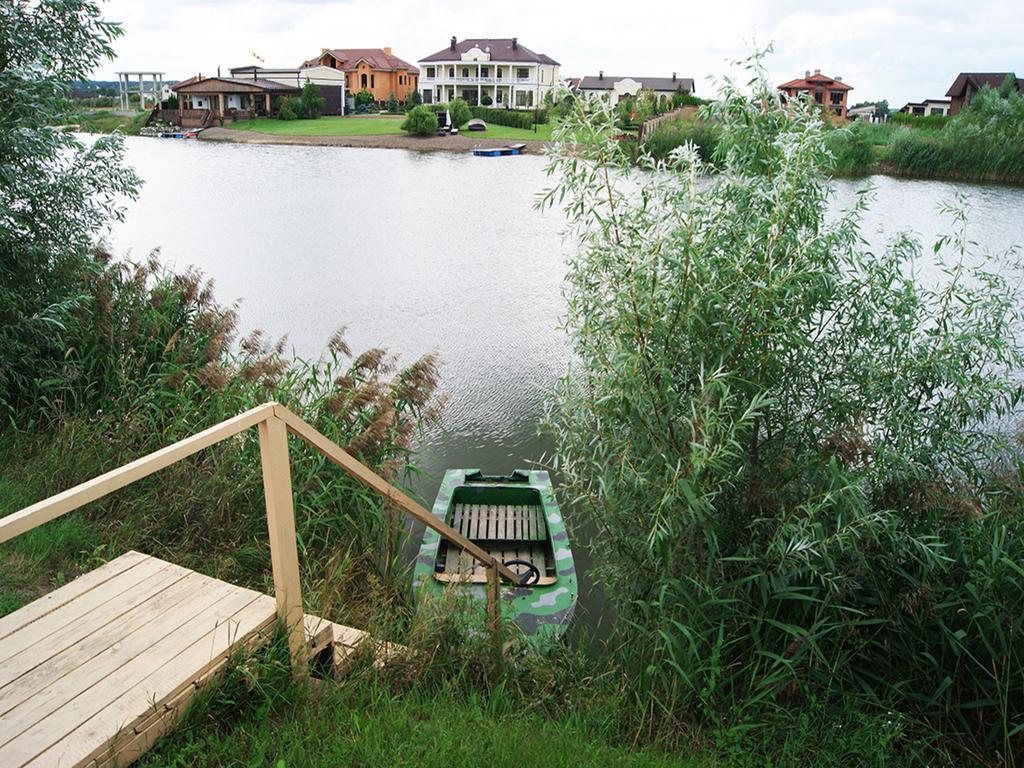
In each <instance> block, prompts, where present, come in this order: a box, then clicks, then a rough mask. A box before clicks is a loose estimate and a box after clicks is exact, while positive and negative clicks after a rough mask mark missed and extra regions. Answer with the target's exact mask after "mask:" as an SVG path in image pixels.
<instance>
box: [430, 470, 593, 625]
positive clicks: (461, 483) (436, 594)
mask: <svg viewBox="0 0 1024 768" xmlns="http://www.w3.org/2000/svg"><path fill="white" fill-rule="evenodd" d="M474 474H476V475H479V473H478V472H477V471H476V470H472V469H469V470H467V469H450V470H448V471H447V472H446V473H445V476H444V480H443V481H442V483H441V488H440V490H439V491H438V493H437V498H436V500H435V501H434V506H433V509H432V512H433V514H434V516H435V517H437V518H438V519H439V520H440V521H442V522H445V523H447V524H449V525H451V524H453V522H454V523H455V526H454V527H456V528H457V529H458V528H459V526H460V524H461V523H464V521H460V520H459V518H458V510H457V507H458V504H457V501H458V499H459V496H460V494H465V493H467V492H472V491H477V490H478V489H480V488H481V487H485V488H486V489H487V492H488V493H490V494H492V496H493V494H494V493H498V494H500V493H508V494H520V498H521V494H522V493H524V492H526V491H527V490H528V491H531V492H533V491H535V492H536V494H537V495H538V496H539V502H540V508H541V510H542V512H543V517H542V518H540V517H539V516H538V518H537V520H536V523H535V524H536V525H537V526H538V527H539V526H540V525H543V526H544V528H545V529H546V535H547V541H546V545H544V549H545V551H546V552H547V557H544V556H543V555H540V549H539V548H540V547H541V544H540V542H539V540H538V541H536V542H534V545H535V547H536V548H537V549H535V550H534V551H536V552H537V553H538V555H539V557H540V558H542V559H544V561H545V562H544V564H543V566H542V571H543V574H544V577H543V578H542V579H541V583H538V584H536V585H534V586H513V585H509V584H506V583H503V584H502V587H501V611H502V616H503V617H504V618H506V619H508V620H510V621H511V622H513V623H514V624H515V625H516V626H517V627H518V628H519V629H520V630H521V631H522V633H523V635H524V636H525V637H526V638H528V639H529V640H530V641H532V642H534V643H535V644H538V645H541V644H544V643H547V642H551V641H554V640H557V639H558V638H560V637H561V636H562V635H563V634H564V633H565V630H566V629H567V627H568V625H569V622H570V620H571V619H572V616H573V613H574V611H575V609H576V601H577V598H578V596H579V588H578V580H577V578H576V566H575V563H574V561H573V555H572V549H571V548H570V546H569V535H568V533H567V532H566V529H565V521H564V519H563V518H562V513H561V510H560V509H559V507H558V502H557V500H556V499H555V493H554V489H553V487H552V485H551V480H550V478H549V476H548V473H547V472H544V471H534V470H529V471H526V470H518V471H517V472H516V473H514V475H520V476H523V477H525V480H524V481H521V482H507V483H505V482H494V481H493V480H489V481H487V482H486V484H485V485H484V486H481V485H479V484H478V483H476V482H474V481H473V480H472V478H473V476H474ZM467 476H469V477H470V478H471V479H469V480H467ZM510 498H511V496H510ZM530 525H531V523H526V524H525V527H526V529H527V530H529V529H530ZM466 530H469V528H467V529H466ZM469 538H470V539H471V540H474V541H476V542H477V543H478V544H480V545H481V546H483V547H484V548H485V549H488V551H502V552H504V553H506V554H509V553H511V554H514V552H515V551H516V542H505V543H503V544H500V545H497V544H492V546H491V547H489V546H488V544H487V542H486V541H485V540H483V539H479V537H475V536H474V535H472V533H470V534H469ZM535 538H536V537H535ZM452 546H453V545H450V544H449V543H447V542H443V540H442V538H441V535H440V534H438V533H436V532H435V531H432V530H430V529H427V530H426V532H425V533H424V536H423V543H422V545H421V546H420V551H419V556H418V557H417V558H416V565H415V569H414V572H413V594H414V597H415V599H416V603H417V607H420V606H422V605H423V604H424V603H426V602H428V601H430V600H435V599H440V598H441V597H442V596H443V595H444V594H445V591H446V590H454V591H455V592H456V593H457V594H458V595H459V596H462V597H468V598H470V599H472V600H473V601H474V602H478V603H479V604H480V606H481V612H482V611H483V609H484V606H485V605H486V603H487V591H486V584H485V583H483V582H482V581H481V580H479V576H477V580H476V581H473V580H471V576H470V574H467V573H464V574H462V576H461V578H460V577H455V576H454V575H453V574H452V573H450V572H449V573H445V572H443V571H442V569H444V568H445V560H446V550H447V548H448V547H452ZM519 546H520V547H521V549H520V551H523V552H525V551H528V550H529V547H527V546H525V545H522V544H520V545H519ZM455 551H457V550H455ZM462 556H463V557H465V555H464V553H463V555H462ZM503 559H506V560H507V559H509V558H508V557H503ZM447 561H448V563H451V562H452V557H451V555H448V556H447ZM447 570H448V571H451V567H450V565H449V567H448V569H447ZM478 570H479V569H478Z"/></svg>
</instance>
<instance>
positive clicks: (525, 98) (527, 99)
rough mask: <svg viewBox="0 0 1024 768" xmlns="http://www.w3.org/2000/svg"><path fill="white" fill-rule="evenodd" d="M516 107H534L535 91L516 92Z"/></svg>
mask: <svg viewBox="0 0 1024 768" xmlns="http://www.w3.org/2000/svg"><path fill="white" fill-rule="evenodd" d="M516 106H517V107H532V106H533V91H516Z"/></svg>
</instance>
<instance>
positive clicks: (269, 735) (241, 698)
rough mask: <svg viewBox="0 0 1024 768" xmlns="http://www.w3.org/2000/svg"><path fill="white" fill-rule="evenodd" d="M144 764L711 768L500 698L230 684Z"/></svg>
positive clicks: (209, 767)
mask: <svg viewBox="0 0 1024 768" xmlns="http://www.w3.org/2000/svg"><path fill="white" fill-rule="evenodd" d="M212 698H213V701H212V702H209V700H207V702H206V703H201V704H200V705H199V706H198V708H196V709H194V710H193V711H192V713H191V715H190V716H189V717H188V718H187V719H186V722H185V723H184V724H183V725H182V726H181V727H179V728H178V729H177V730H176V731H175V732H174V733H173V734H171V735H170V736H168V737H167V738H165V739H164V740H162V741H161V742H160V743H158V745H157V747H156V749H155V750H154V751H153V752H151V753H150V754H149V755H147V756H146V757H144V758H143V759H142V762H141V764H142V766H144V767H145V768H158V767H159V768H200V766H202V767H203V768H228V766H231V767H234V766H238V767H239V768H241V767H242V766H253V767H254V768H255V766H266V768H337V767H338V766H360V767H362V766H366V767H367V768H370V766H388V767H389V768H401V767H403V766H409V767H410V768H476V767H477V766H489V767H490V768H576V767H577V766H595V767H597V768H710V767H711V766H712V765H713V762H712V761H711V759H709V758H708V757H705V756H703V755H688V754H658V753H657V752H655V751H653V750H650V749H643V748H634V747H633V746H632V745H631V744H629V743H621V742H619V741H618V740H617V739H611V738H609V737H607V736H604V735H601V734H599V733H595V732H594V728H592V727H591V724H589V723H586V722H584V721H582V720H581V719H579V718H577V717H574V716H565V717H562V718H554V719H552V718H548V717H545V716H543V715H541V714H538V713H536V712H528V711H521V710H516V709H515V708H513V707H511V706H509V704H508V703H507V702H506V701H505V700H503V698H502V697H500V696H486V695H481V694H474V693H468V694H465V693H464V694H462V695H460V694H458V693H455V692H453V691H437V692H435V693H428V692H426V691H422V690H420V691H408V692H406V693H404V694H389V693H387V691H386V690H383V689H374V688H373V687H372V686H368V685H366V684H365V683H364V684H359V683H355V684H354V685H353V684H345V683H342V684H341V685H336V684H334V683H327V686H326V688H325V689H324V690H322V691H320V693H319V694H318V695H315V696H309V697H299V698H297V699H295V700H293V701H282V700H278V701H277V702H276V703H274V702H272V701H266V700H265V701H264V703H263V704H262V705H260V704H257V705H255V706H254V704H253V703H254V702H258V701H259V699H260V691H259V690H258V689H257V690H249V691H246V690H244V689H242V688H240V687H233V686H231V685H230V684H229V685H227V686H223V687H222V688H221V689H220V690H218V691H216V692H214V694H213V697H212Z"/></svg>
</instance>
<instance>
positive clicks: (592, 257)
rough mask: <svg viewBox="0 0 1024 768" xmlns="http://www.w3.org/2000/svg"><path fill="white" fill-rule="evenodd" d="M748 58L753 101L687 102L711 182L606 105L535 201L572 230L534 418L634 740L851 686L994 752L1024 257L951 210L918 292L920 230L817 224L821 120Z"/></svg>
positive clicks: (1011, 578)
mask: <svg viewBox="0 0 1024 768" xmlns="http://www.w3.org/2000/svg"><path fill="white" fill-rule="evenodd" d="M748 66H749V67H750V69H751V70H752V75H751V81H750V85H751V87H752V88H753V93H752V94H751V95H750V96H747V95H745V94H744V93H743V92H742V91H741V90H740V88H739V87H738V86H737V85H736V84H735V83H733V82H732V81H730V80H726V81H725V82H724V83H723V86H722V89H721V93H720V101H719V102H717V103H715V104H712V105H710V106H708V107H705V108H704V111H703V114H702V117H704V118H706V119H709V120H713V121H714V122H716V124H717V125H718V126H720V130H721V134H720V140H719V143H718V146H717V148H716V150H715V152H714V157H713V160H714V162H715V163H716V164H717V165H718V166H719V168H720V173H718V174H717V175H715V176H714V177H710V178H708V173H709V168H708V165H707V164H706V163H705V162H703V161H702V160H701V158H700V156H699V154H698V152H697V150H696V148H695V147H693V146H692V145H686V146H683V147H680V148H679V149H676V150H675V151H674V152H673V153H672V154H671V155H670V158H669V160H668V162H667V163H662V162H659V161H657V160H655V159H654V158H652V157H650V155H643V156H641V158H640V161H639V165H640V168H641V170H639V171H638V170H637V169H636V168H635V167H634V165H633V163H632V159H631V157H630V156H629V154H628V152H627V151H626V150H625V149H624V148H623V147H622V145H621V144H620V143H619V142H616V141H615V140H614V136H613V133H614V129H613V128H612V127H611V121H612V115H611V111H610V110H609V109H608V107H607V106H606V105H600V104H598V105H596V106H594V107H593V108H592V109H591V110H590V112H589V113H588V111H587V110H579V111H577V112H576V113H574V114H573V116H570V117H569V118H567V121H566V124H565V125H563V126H562V127H561V128H560V129H559V136H560V138H561V142H560V143H559V144H558V145H557V146H556V148H555V149H554V151H553V154H552V156H551V164H550V171H551V173H553V174H555V175H556V177H557V181H556V184H555V186H554V187H553V188H552V189H551V190H549V191H548V192H547V193H546V195H545V197H544V198H543V201H542V202H543V204H544V205H555V204H558V203H561V204H562V205H564V207H565V210H566V212H567V215H568V216H569V221H570V232H571V235H572V237H573V239H574V240H575V241H576V243H577V244H578V249H577V253H576V255H575V256H574V257H573V258H572V259H571V261H570V263H569V274H568V289H567V290H568V295H567V299H568V310H567V319H566V326H567V330H568V332H569V334H570V336H571V339H572V342H573V347H574V359H575V360H576V361H577V363H576V364H575V365H574V367H573V369H572V370H571V372H570V374H569V375H567V376H566V378H565V379H564V380H563V381H562V382H561V384H560V386H559V388H558V392H557V397H556V399H555V401H554V402H553V404H552V408H551V411H550V414H549V417H548V428H549V430H550V431H551V433H552V434H553V436H554V438H555V439H556V441H557V448H558V450H557V457H558V458H557V468H558V469H559V470H560V471H561V472H562V473H563V474H564V477H565V479H566V482H567V483H568V489H569V493H570V494H571V495H572V496H573V497H574V498H576V499H577V500H578V501H577V503H576V506H575V508H576V510H577V512H576V514H577V515H578V516H579V517H580V518H581V519H582V525H580V524H578V525H577V530H578V531H579V530H581V529H582V530H592V531H593V532H594V537H593V539H592V549H593V561H594V566H593V572H594V574H595V575H596V577H597V578H598V579H599V580H600V581H601V583H602V584H603V585H604V587H605V590H606V592H607V594H608V595H609V596H610V598H611V599H612V600H613V601H614V603H615V606H616V608H617V610H618V613H619V617H620V620H619V621H618V623H617V628H618V631H619V632H620V638H619V639H620V640H621V641H622V647H623V648H624V649H625V650H624V655H625V659H626V661H627V665H628V666H629V669H630V670H631V672H632V674H633V675H634V677H633V679H634V680H635V684H634V687H633V691H634V693H635V695H636V697H637V700H638V706H637V707H636V711H637V712H638V713H639V723H638V726H641V727H644V728H650V729H655V728H659V724H660V725H661V726H663V727H667V728H671V727H673V725H674V724H677V723H679V722H680V720H682V719H684V718H694V717H696V718H703V719H706V721H708V722H716V721H719V720H720V719H721V718H722V717H723V716H725V713H728V716H729V717H730V718H745V717H747V716H748V714H749V713H752V712H756V711H758V710H762V709H763V708H764V707H766V706H768V705H770V704H774V705H784V704H787V703H792V702H806V701H808V700H811V699H816V700H818V701H826V702H827V701H831V700H833V697H835V698H836V699H839V700H846V701H850V700H853V699H855V698H861V699H864V700H866V701H867V702H869V703H871V704H872V705H874V706H879V707H885V706H890V707H896V708H898V709H899V710H901V711H905V712H910V713H912V715H913V716H914V717H920V718H925V719H927V720H928V721H930V724H931V725H932V727H938V728H941V729H943V730H944V732H945V734H946V736H947V738H949V737H952V735H953V734H956V738H959V739H962V740H964V743H969V744H970V745H972V748H974V749H978V750H983V751H986V752H988V753H989V754H992V755H995V756H1001V758H1002V759H1004V760H1006V759H1008V758H1009V756H1011V755H1014V754H1020V750H1021V749H1022V747H1024V743H1022V742H1021V738H1022V732H1024V727H1022V723H1024V678H1022V677H1021V675H1020V674H1019V669H1020V666H1021V663H1022V660H1024V659H1022V653H1021V649H1020V646H1019V643H1015V641H1014V639H1013V638H1014V637H1015V636H1019V633H1020V632H1021V631H1022V630H1024V586H1022V585H1024V581H1022V579H1021V576H1022V575H1024V571H1022V570H1021V568H1020V565H1019V563H1020V562H1021V558H1022V557H1024V536H1022V535H1021V534H1022V525H1024V523H1022V522H1021V521H1022V519H1024V518H1022V517H1021V515H1020V505H1019V503H1018V502H1017V501H1016V500H1015V497H1013V496H1012V495H1008V494H1004V493H1000V492H999V489H1000V486H1005V483H1003V482H1001V481H999V479H998V475H997V474H996V473H995V472H994V471H993V470H994V467H993V463H994V462H995V460H996V459H997V458H998V457H1001V456H1003V455H1006V452H1009V454H1010V455H1017V451H1016V449H1015V448H1013V443H1012V439H1011V436H1010V435H1007V434H1006V433H1005V431H1004V429H1003V428H1002V427H1001V425H1002V424H1004V423H1005V421H1004V419H1006V418H1007V417H1008V416H1009V415H1010V414H1011V413H1012V412H1013V411H1014V409H1015V408H1016V407H1017V406H1018V404H1019V402H1020V396H1021V390H1020V384H1019V383H1018V382H1017V381H1016V377H1015V374H1014V373H1013V372H1016V371H1019V370H1020V369H1021V365H1022V363H1024V348H1022V344H1021V339H1020V337H1019V333H1020V328H1021V324H1020V323H1021V320H1022V319H1024V318H1022V317H1021V310H1020V307H1021V306H1022V298H1024V297H1022V296H1021V295H1020V292H1019V289H1018V287H1017V286H1018V281H1019V279H1020V275H1021V271H1020V270H1021V267H1020V265H1019V264H1018V262H1017V260H1016V259H1015V258H1014V254H1012V253H1011V254H1007V255H1003V256H1002V259H1001V262H1000V263H999V266H998V269H996V268H992V267H990V266H989V264H988V263H987V262H986V257H985V255H984V254H978V253H975V252H973V251H972V250H970V247H969V245H968V243H967V240H966V237H965V235H964V227H965V225H966V216H965V214H962V213H955V212H954V213H953V220H954V224H955V226H956V230H955V233H954V234H953V235H952V236H950V237H944V238H942V239H941V240H940V241H939V242H938V243H937V244H936V246H935V248H934V251H933V253H932V254H930V258H932V259H934V260H935V261H936V262H937V263H938V264H939V266H940V269H941V270H942V274H943V277H944V279H943V281H942V282H940V283H939V284H938V285H928V284H923V283H922V282H920V281H918V279H917V278H916V276H915V264H916V263H917V262H918V261H919V260H920V259H921V258H922V256H921V249H920V247H919V245H918V244H917V243H915V242H914V241H912V240H910V239H908V238H907V237H902V236H901V237H896V238H895V239H893V240H892V241H891V244H890V246H889V247H888V248H887V249H886V250H885V251H884V252H880V253H872V252H869V251H867V250H866V249H865V247H864V243H863V240H862V238H861V236H860V234H859V226H860V224H859V217H860V212H861V210H862V209H863V206H864V199H866V198H862V199H861V201H860V203H859V204H858V205H857V206H856V207H855V208H854V209H853V210H851V211H849V212H847V213H846V214H844V215H842V216H841V217H839V218H838V220H834V221H833V220H829V221H826V218H825V213H826V204H827V201H828V196H829V191H828V190H829V187H828V185H827V171H828V170H829V167H830V164H831V160H830V158H829V154H828V151H827V148H826V133H825V132H826V128H825V126H824V124H823V121H822V120H821V119H820V118H819V117H818V116H817V115H816V114H815V112H814V111H813V109H812V108H811V107H810V106H808V105H794V104H790V105H788V107H786V108H784V107H782V106H781V105H780V103H779V98H778V94H777V93H776V92H775V89H774V88H773V87H772V86H771V84H770V83H769V82H768V80H767V78H766V76H765V74H764V72H763V71H762V70H761V69H760V59H759V57H754V59H753V60H751V61H750V62H748ZM641 174H642V175H641ZM866 194H868V193H865V195H866ZM1015 475H1016V469H1015V470H1014V472H1013V473H1011V475H1010V476H1011V477H1014V476H1015Z"/></svg>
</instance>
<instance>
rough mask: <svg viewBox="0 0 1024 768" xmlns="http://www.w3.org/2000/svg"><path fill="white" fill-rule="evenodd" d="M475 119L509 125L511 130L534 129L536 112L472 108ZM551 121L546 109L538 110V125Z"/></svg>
mask: <svg viewBox="0 0 1024 768" xmlns="http://www.w3.org/2000/svg"><path fill="white" fill-rule="evenodd" d="M469 109H470V111H471V112H472V113H473V117H479V118H480V119H481V120H483V121H484V122H485V123H493V124H494V125H507V126H508V127H509V128H524V129H526V130H530V129H531V128H533V123H534V119H533V118H534V112H533V110H532V109H531V110H525V109H494V108H493V107H470V108H469ZM549 119H550V117H549V115H548V111H547V110H546V109H538V110H537V123H540V124H543V123H546V122H547V121H548V120H549Z"/></svg>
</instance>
